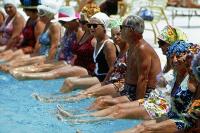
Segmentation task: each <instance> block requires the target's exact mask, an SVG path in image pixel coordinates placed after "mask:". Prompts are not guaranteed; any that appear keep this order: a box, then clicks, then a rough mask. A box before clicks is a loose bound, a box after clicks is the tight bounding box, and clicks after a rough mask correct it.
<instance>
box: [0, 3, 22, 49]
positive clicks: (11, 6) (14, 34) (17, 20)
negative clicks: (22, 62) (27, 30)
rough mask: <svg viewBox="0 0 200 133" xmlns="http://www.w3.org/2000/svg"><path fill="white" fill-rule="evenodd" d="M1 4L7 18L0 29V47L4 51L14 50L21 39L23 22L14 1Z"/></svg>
mask: <svg viewBox="0 0 200 133" xmlns="http://www.w3.org/2000/svg"><path fill="white" fill-rule="evenodd" d="M3 3H4V9H5V11H6V13H7V15H8V16H7V17H6V19H5V21H4V23H3V24H2V26H1V28H0V32H1V36H0V46H5V49H4V50H8V49H12V50H15V49H16V47H17V46H18V45H19V44H20V42H21V41H22V39H23V36H22V30H23V28H24V25H25V20H24V18H23V16H22V15H20V14H19V13H18V12H17V7H16V6H17V3H16V1H12V0H4V1H3ZM16 25H17V26H16Z"/></svg>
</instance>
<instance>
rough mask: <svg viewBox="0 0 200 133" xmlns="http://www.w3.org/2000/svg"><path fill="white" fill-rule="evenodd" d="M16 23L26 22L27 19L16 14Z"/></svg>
mask: <svg viewBox="0 0 200 133" xmlns="http://www.w3.org/2000/svg"><path fill="white" fill-rule="evenodd" d="M14 21H15V22H16V21H17V22H19V21H20V22H25V19H24V17H23V16H22V15H21V14H19V13H17V14H16V16H15V19H14Z"/></svg>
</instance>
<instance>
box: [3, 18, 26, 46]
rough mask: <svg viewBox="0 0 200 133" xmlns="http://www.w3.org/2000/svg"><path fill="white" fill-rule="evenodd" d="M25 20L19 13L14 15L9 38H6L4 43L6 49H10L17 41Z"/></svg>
mask: <svg viewBox="0 0 200 133" xmlns="http://www.w3.org/2000/svg"><path fill="white" fill-rule="evenodd" d="M24 25H25V21H24V18H23V17H22V16H20V15H16V17H15V19H14V21H13V32H12V36H11V38H10V39H9V40H8V42H7V44H6V46H7V47H6V50H8V49H10V48H12V47H13V45H15V43H16V42H17V41H18V38H19V36H20V34H21V32H22V30H23V28H24Z"/></svg>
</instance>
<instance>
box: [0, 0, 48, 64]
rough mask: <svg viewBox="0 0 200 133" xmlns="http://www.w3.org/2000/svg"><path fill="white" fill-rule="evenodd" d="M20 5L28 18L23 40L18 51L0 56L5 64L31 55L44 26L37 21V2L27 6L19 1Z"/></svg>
mask: <svg viewBox="0 0 200 133" xmlns="http://www.w3.org/2000/svg"><path fill="white" fill-rule="evenodd" d="M21 3H22V6H23V9H24V11H25V13H26V15H27V16H29V18H28V20H27V22H26V25H25V27H24V29H23V31H22V34H23V40H22V42H21V43H20V44H19V46H17V49H19V50H17V51H14V52H12V51H11V50H10V51H6V52H4V53H1V54H0V55H1V56H0V59H1V60H2V61H5V62H6V61H9V60H14V59H16V58H18V57H22V56H24V54H31V53H33V52H34V49H35V46H36V45H38V43H39V35H40V34H41V33H42V31H43V30H44V26H45V25H44V23H43V22H41V21H40V20H39V16H38V11H37V5H39V4H40V3H39V1H34V2H32V3H30V4H29V3H28V4H27V3H26V2H25V1H23V0H21ZM6 53H7V54H6Z"/></svg>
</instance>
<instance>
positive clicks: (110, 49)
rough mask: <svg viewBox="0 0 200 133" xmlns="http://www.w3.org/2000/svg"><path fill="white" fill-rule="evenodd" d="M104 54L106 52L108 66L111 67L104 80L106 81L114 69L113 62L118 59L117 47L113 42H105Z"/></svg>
mask: <svg viewBox="0 0 200 133" xmlns="http://www.w3.org/2000/svg"><path fill="white" fill-rule="evenodd" d="M104 54H105V58H106V61H107V64H108V67H109V71H108V74H107V75H106V78H105V80H104V81H106V80H108V79H109V77H110V74H111V73H112V71H113V70H114V68H113V64H114V62H115V60H116V47H115V46H114V44H113V43H111V42H107V43H106V44H105V49H104Z"/></svg>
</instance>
